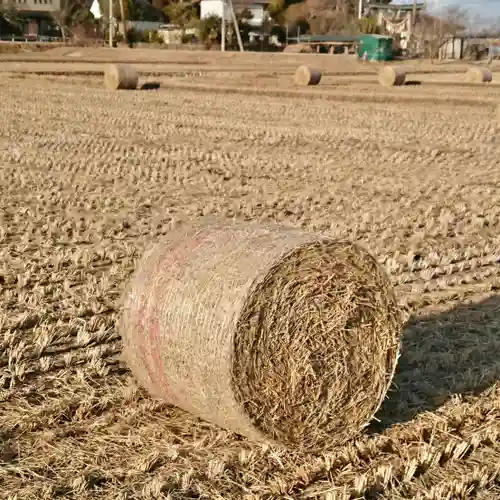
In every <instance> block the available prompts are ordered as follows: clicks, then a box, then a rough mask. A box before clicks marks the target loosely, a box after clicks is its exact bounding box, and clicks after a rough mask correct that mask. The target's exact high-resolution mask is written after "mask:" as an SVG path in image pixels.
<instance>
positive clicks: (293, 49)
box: [283, 43, 314, 54]
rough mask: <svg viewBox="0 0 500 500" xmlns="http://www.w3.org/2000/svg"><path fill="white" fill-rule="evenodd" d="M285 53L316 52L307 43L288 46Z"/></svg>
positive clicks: (284, 50)
mask: <svg viewBox="0 0 500 500" xmlns="http://www.w3.org/2000/svg"><path fill="white" fill-rule="evenodd" d="M283 52H284V53H285V54H312V53H313V52H314V51H313V49H312V47H311V46H310V45H307V44H305V43H294V44H291V45H287V46H286V47H285V48H284V49H283Z"/></svg>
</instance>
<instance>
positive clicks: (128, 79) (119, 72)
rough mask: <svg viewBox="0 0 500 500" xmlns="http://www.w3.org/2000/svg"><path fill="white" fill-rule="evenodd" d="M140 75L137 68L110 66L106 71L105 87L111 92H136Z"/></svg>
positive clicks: (122, 65) (119, 65)
mask: <svg viewBox="0 0 500 500" xmlns="http://www.w3.org/2000/svg"><path fill="white" fill-rule="evenodd" d="M138 83H139V75H138V73H137V71H136V70H135V68H133V67H132V66H128V65H126V64H110V65H108V66H107V67H106V70H105V71H104V85H105V86H106V88H108V89H110V90H122V89H123V90H135V89H136V88H137V84H138Z"/></svg>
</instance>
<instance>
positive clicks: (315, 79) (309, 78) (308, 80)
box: [294, 66, 321, 86]
mask: <svg viewBox="0 0 500 500" xmlns="http://www.w3.org/2000/svg"><path fill="white" fill-rule="evenodd" d="M320 81H321V71H318V70H316V69H311V68H309V66H299V67H298V68H297V71H296V72H295V75H294V82H295V85H300V86H306V85H318V83H319V82H320Z"/></svg>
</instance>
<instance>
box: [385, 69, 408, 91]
mask: <svg viewBox="0 0 500 500" xmlns="http://www.w3.org/2000/svg"><path fill="white" fill-rule="evenodd" d="M405 80H406V71H405V70H404V68H398V67H397V66H384V67H383V68H382V69H381V70H380V71H379V73H378V81H379V83H380V85H382V86H383V87H400V86H401V85H404V84H405Z"/></svg>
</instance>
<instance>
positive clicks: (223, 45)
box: [220, 0, 226, 52]
mask: <svg viewBox="0 0 500 500" xmlns="http://www.w3.org/2000/svg"><path fill="white" fill-rule="evenodd" d="M220 31H221V33H220V38H221V40H220V50H221V52H225V51H226V0H222V20H221V29H220Z"/></svg>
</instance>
